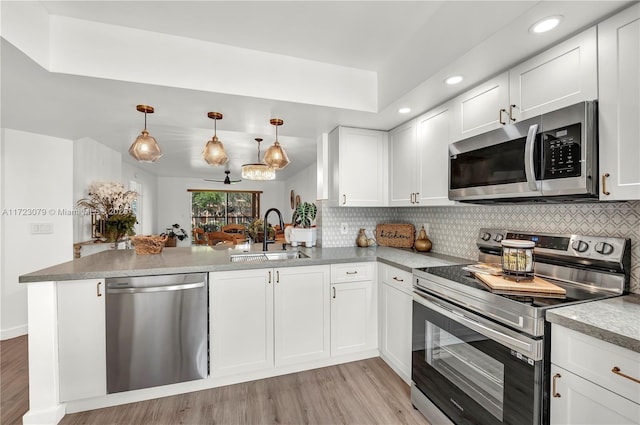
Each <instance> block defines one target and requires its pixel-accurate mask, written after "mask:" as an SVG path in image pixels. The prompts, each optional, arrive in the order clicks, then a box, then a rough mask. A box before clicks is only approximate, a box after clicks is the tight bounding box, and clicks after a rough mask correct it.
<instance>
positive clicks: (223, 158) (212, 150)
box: [202, 112, 229, 165]
mask: <svg viewBox="0 0 640 425" xmlns="http://www.w3.org/2000/svg"><path fill="white" fill-rule="evenodd" d="M207 116H208V117H209V118H211V119H212V120H213V138H212V139H211V140H209V141H208V142H207V144H206V145H205V147H204V149H203V150H202V157H203V158H204V160H205V161H207V164H209V165H224V164H226V163H227V161H228V160H229V158H228V157H227V154H226V152H225V151H224V145H223V144H222V142H221V141H220V140H218V136H217V134H216V132H217V125H216V124H217V122H218V120H221V119H222V114H221V113H220V112H209V113H208V114H207Z"/></svg>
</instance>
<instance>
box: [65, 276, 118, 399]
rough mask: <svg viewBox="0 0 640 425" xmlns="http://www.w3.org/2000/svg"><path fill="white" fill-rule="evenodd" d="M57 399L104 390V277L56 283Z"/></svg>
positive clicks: (71, 397)
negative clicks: (58, 370) (58, 383)
mask: <svg viewBox="0 0 640 425" xmlns="http://www.w3.org/2000/svg"><path fill="white" fill-rule="evenodd" d="M57 296H58V357H59V365H60V401H69V400H78V399H82V398H87V397H96V396H101V395H105V394H106V393H107V369H106V367H107V358H106V353H107V351H106V328H105V299H106V296H105V287H104V280H103V279H102V280H99V279H88V280H73V281H66V282H58V283H57Z"/></svg>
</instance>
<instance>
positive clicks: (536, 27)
mask: <svg viewBox="0 0 640 425" xmlns="http://www.w3.org/2000/svg"><path fill="white" fill-rule="evenodd" d="M560 21H562V16H560V15H558V16H549V17H548V18H544V19H542V20H541V21H538V22H536V23H535V24H533V25H532V26H531V28H529V32H533V33H536V34H540V33H543V32H547V31H551V30H552V29H554V28H555V27H557V26H558V24H559V23H560Z"/></svg>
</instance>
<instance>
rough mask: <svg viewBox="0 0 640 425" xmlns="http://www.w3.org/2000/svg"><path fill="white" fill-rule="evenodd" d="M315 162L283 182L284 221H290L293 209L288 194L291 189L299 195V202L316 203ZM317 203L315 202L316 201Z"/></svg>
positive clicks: (316, 171) (316, 170)
mask: <svg viewBox="0 0 640 425" xmlns="http://www.w3.org/2000/svg"><path fill="white" fill-rule="evenodd" d="M317 173H318V169H317V164H316V163H315V162H314V163H313V164H311V165H309V166H308V167H307V168H305V169H304V170H302V171H300V172H299V173H298V174H295V175H293V176H291V178H289V179H288V180H287V181H285V182H284V191H285V197H286V203H287V207H286V209H285V210H282V211H283V213H284V211H287V214H286V215H285V222H287V223H288V222H290V221H291V214H293V210H292V209H291V205H290V201H289V199H290V194H291V191H292V190H293V192H294V193H295V194H296V195H299V196H300V202H313V203H316V199H317V189H318V187H317ZM316 205H317V203H316Z"/></svg>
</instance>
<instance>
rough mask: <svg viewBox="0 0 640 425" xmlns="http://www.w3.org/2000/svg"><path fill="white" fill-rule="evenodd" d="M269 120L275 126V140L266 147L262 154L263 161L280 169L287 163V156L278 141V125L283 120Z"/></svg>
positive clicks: (282, 122) (275, 168)
mask: <svg viewBox="0 0 640 425" xmlns="http://www.w3.org/2000/svg"><path fill="white" fill-rule="evenodd" d="M269 122H270V123H271V125H275V126H276V141H275V142H274V143H273V145H271V147H270V148H269V149H267V152H266V153H265V154H264V158H263V161H264V163H265V164H267V165H268V166H269V167H271V168H273V169H274V170H282V169H283V168H285V167H286V166H287V165H289V157H288V156H287V153H286V152H285V151H284V149H283V148H282V146H280V142H278V126H281V125H282V124H284V121H282V120H281V119H280V118H273V119H272V120H271V121H269Z"/></svg>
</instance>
